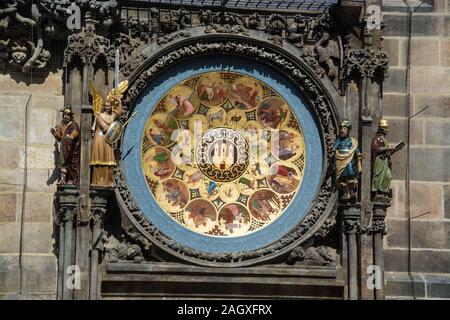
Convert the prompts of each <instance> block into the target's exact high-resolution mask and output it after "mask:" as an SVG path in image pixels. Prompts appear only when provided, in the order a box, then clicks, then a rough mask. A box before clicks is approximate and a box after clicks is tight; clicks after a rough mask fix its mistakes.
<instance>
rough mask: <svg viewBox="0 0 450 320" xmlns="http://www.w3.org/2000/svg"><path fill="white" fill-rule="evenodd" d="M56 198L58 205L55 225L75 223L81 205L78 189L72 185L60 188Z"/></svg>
mask: <svg viewBox="0 0 450 320" xmlns="http://www.w3.org/2000/svg"><path fill="white" fill-rule="evenodd" d="M55 196H56V199H57V203H58V209H57V217H56V221H55V223H56V224H58V225H60V224H64V223H65V222H67V221H72V222H75V219H76V217H77V213H78V204H79V202H78V201H79V198H78V190H77V188H76V187H75V186H72V185H67V186H60V187H58V191H57V193H56V195H55Z"/></svg>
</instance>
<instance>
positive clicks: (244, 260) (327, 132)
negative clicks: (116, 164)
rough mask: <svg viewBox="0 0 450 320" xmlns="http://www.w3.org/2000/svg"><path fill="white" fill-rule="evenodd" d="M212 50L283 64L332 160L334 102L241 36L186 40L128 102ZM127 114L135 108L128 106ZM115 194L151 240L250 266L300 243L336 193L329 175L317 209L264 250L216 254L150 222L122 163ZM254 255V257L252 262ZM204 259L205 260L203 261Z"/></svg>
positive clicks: (134, 88)
mask: <svg viewBox="0 0 450 320" xmlns="http://www.w3.org/2000/svg"><path fill="white" fill-rule="evenodd" d="M210 53H217V54H223V53H231V54H237V55H245V56H252V57H254V58H256V59H261V60H263V61H266V62H268V63H271V64H272V65H273V66H276V67H277V68H278V69H280V70H281V71H283V72H284V73H285V74H286V75H289V77H290V78H291V79H292V80H293V81H295V83H297V84H298V86H299V88H300V90H302V91H303V92H304V93H305V97H306V98H307V99H308V100H309V103H310V104H311V105H312V109H313V110H314V111H315V113H316V116H317V118H318V119H319V122H320V127H321V131H322V135H323V139H324V147H325V150H326V160H327V163H331V160H332V157H333V155H334V148H333V146H334V141H335V138H336V124H335V121H334V120H333V111H332V108H331V106H330V103H329V101H327V99H326V98H325V96H324V95H323V93H322V92H321V90H320V89H319V87H318V86H317V85H316V83H315V82H314V81H313V80H312V79H310V78H309V77H308V76H307V75H306V74H305V73H304V72H303V71H302V70H301V69H299V68H298V67H297V66H296V65H295V64H294V63H292V62H290V61H288V60H286V59H285V58H284V57H283V56H281V55H280V54H278V53H275V52H270V51H269V50H268V49H267V48H261V47H258V46H255V45H250V44H244V43H240V42H236V41H224V42H213V43H211V42H209V43H202V42H197V43H196V44H187V45H185V46H183V47H181V48H178V49H174V50H173V51H171V52H169V53H167V54H164V55H163V56H162V57H161V58H159V59H158V60H156V61H154V62H153V63H151V64H150V65H148V67H147V68H146V69H145V70H144V71H143V72H142V73H141V74H140V75H139V76H138V77H137V78H136V79H135V80H134V81H132V84H131V86H130V88H129V90H128V92H127V96H126V98H125V104H124V105H125V106H133V105H134V102H135V101H136V99H137V98H138V97H139V95H140V93H141V92H142V91H143V90H144V89H145V87H146V86H147V85H148V83H150V82H151V81H152V78H153V77H154V76H155V75H156V74H158V73H159V72H160V71H162V70H163V69H164V68H167V67H168V66H170V65H171V64H173V63H175V62H177V61H179V60H181V59H185V58H188V57H193V56H196V55H202V54H210ZM125 108H126V107H125ZM125 112H127V116H129V115H130V114H131V113H130V112H131V110H130V109H129V107H128V109H125ZM116 184H117V191H116V194H117V196H118V197H119V199H120V201H119V202H120V203H122V204H124V205H125V206H126V207H127V209H128V211H129V212H130V214H131V216H132V217H133V218H134V219H135V222H137V223H138V224H139V225H140V227H141V228H142V229H144V230H145V231H146V232H147V233H148V234H149V235H150V236H151V239H152V241H154V242H155V243H158V244H159V245H160V246H163V247H165V248H166V250H169V251H171V252H172V253H173V254H175V255H177V256H179V257H181V258H183V259H186V260H189V261H191V262H194V263H200V264H208V263H209V264H211V263H213V262H216V263H217V262H219V263H234V265H248V264H250V263H252V262H254V261H255V259H259V260H262V259H267V258H270V257H273V256H275V255H276V254H277V253H278V252H280V251H282V250H283V249H286V247H287V246H289V245H295V244H294V243H298V242H300V241H302V240H303V239H304V237H305V235H307V234H308V232H309V231H312V229H313V228H315V227H316V225H317V223H318V222H319V221H320V220H322V219H321V217H322V216H323V215H324V214H325V213H326V212H328V210H327V209H328V206H329V205H332V204H331V203H330V199H331V196H332V184H331V177H330V176H329V175H327V176H326V177H325V178H324V180H323V183H322V186H321V189H320V191H319V193H318V195H317V197H316V200H315V201H314V203H313V205H312V209H311V210H310V212H309V213H308V214H307V215H306V217H305V219H304V220H303V221H302V222H301V223H300V224H299V225H298V226H297V227H296V228H295V229H293V230H292V231H291V232H290V233H289V234H287V235H285V236H283V237H282V238H281V239H279V240H278V241H277V242H275V243H273V244H271V245H269V246H266V247H264V248H261V249H257V250H253V251H246V252H240V253H233V254H229V253H218V254H211V253H206V252H201V251H197V250H194V249H192V248H189V247H185V246H182V245H181V244H179V243H178V242H176V241H174V240H172V239H170V238H168V237H166V236H165V235H164V234H162V233H161V232H160V231H159V230H158V228H157V227H156V226H155V225H153V224H152V222H151V221H149V220H148V219H147V218H146V217H145V216H144V214H143V213H142V212H141V211H140V210H139V208H138V206H137V204H136V202H135V200H134V198H133V196H132V195H131V193H130V191H129V190H128V186H127V184H126V181H125V179H124V176H123V173H122V172H121V170H120V168H117V169H116ZM250 260H251V261H250ZM202 261H203V262H202Z"/></svg>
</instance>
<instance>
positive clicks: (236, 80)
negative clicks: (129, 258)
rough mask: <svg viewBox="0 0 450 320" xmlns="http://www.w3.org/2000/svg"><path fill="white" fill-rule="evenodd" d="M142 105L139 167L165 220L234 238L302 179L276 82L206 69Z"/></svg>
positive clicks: (300, 139)
mask: <svg viewBox="0 0 450 320" xmlns="http://www.w3.org/2000/svg"><path fill="white" fill-rule="evenodd" d="M149 108H153V112H152V113H151V114H150V117H149V118H148V120H147V122H146V125H145V128H144V131H143V133H142V146H141V161H142V171H143V172H144V175H145V178H146V182H147V185H148V187H149V190H150V192H151V194H152V195H153V198H154V201H156V203H157V204H158V205H159V207H160V208H161V209H162V210H163V211H164V212H165V213H166V214H167V215H168V218H170V219H174V220H175V221H177V222H178V223H179V224H181V225H182V226H183V227H185V228H186V229H189V230H190V231H193V232H196V233H199V234H202V235H206V236H211V237H240V236H244V235H246V234H249V233H252V232H255V231H258V230H260V229H262V228H264V227H266V226H267V225H269V224H270V223H272V222H273V221H275V220H276V219H278V218H279V217H280V216H281V215H282V214H283V212H284V211H285V210H286V208H287V207H288V206H289V205H290V203H292V200H293V199H294V197H295V195H296V193H297V191H298V190H299V188H300V186H301V184H302V180H303V175H304V169H305V161H306V160H305V159H306V154H305V153H306V148H305V141H304V136H303V132H302V128H301V126H300V124H299V122H298V120H297V119H296V116H295V115H294V113H293V111H292V110H291V106H290V105H289V104H288V103H287V102H286V100H284V99H283V97H282V96H281V95H279V94H278V93H277V92H276V90H275V88H271V87H269V86H268V85H267V84H265V83H263V82H261V81H259V80H257V79H256V78H253V77H251V76H248V75H243V74H240V73H237V72H231V71H214V72H206V73H202V74H199V75H197V76H194V77H192V78H189V79H186V80H183V81H181V82H180V83H179V84H177V85H176V86H174V87H172V88H171V89H169V90H168V91H167V92H166V93H165V94H164V96H163V97H162V98H161V99H160V100H159V102H158V103H157V104H156V105H155V106H149Z"/></svg>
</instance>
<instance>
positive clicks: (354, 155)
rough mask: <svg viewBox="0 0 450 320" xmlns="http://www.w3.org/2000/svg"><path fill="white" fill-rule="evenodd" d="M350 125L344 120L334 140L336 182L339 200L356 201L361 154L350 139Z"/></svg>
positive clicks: (354, 142)
mask: <svg viewBox="0 0 450 320" xmlns="http://www.w3.org/2000/svg"><path fill="white" fill-rule="evenodd" d="M351 129H352V124H351V123H350V121H348V120H344V121H343V122H342V123H341V124H340V126H339V136H338V137H337V139H336V152H335V160H336V182H337V184H338V186H339V195H340V199H341V200H344V201H356V198H357V193H358V176H359V174H360V173H361V160H362V154H361V152H360V151H359V148H358V141H357V140H356V139H354V138H352V137H350V130H351Z"/></svg>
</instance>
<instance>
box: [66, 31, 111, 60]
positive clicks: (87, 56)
mask: <svg viewBox="0 0 450 320" xmlns="http://www.w3.org/2000/svg"><path fill="white" fill-rule="evenodd" d="M109 45H110V42H109V39H106V38H104V37H102V36H99V35H97V34H96V33H95V27H94V26H93V25H88V26H86V27H84V28H83V29H82V31H81V32H79V33H77V34H74V35H71V36H69V39H68V43H67V47H66V50H65V51H64V66H65V67H67V65H68V64H69V63H70V62H72V59H73V57H74V56H79V57H80V58H81V60H82V61H83V63H85V64H93V63H95V61H96V59H97V58H98V57H99V56H100V55H103V56H105V58H107V56H106V52H107V51H108V49H109Z"/></svg>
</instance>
